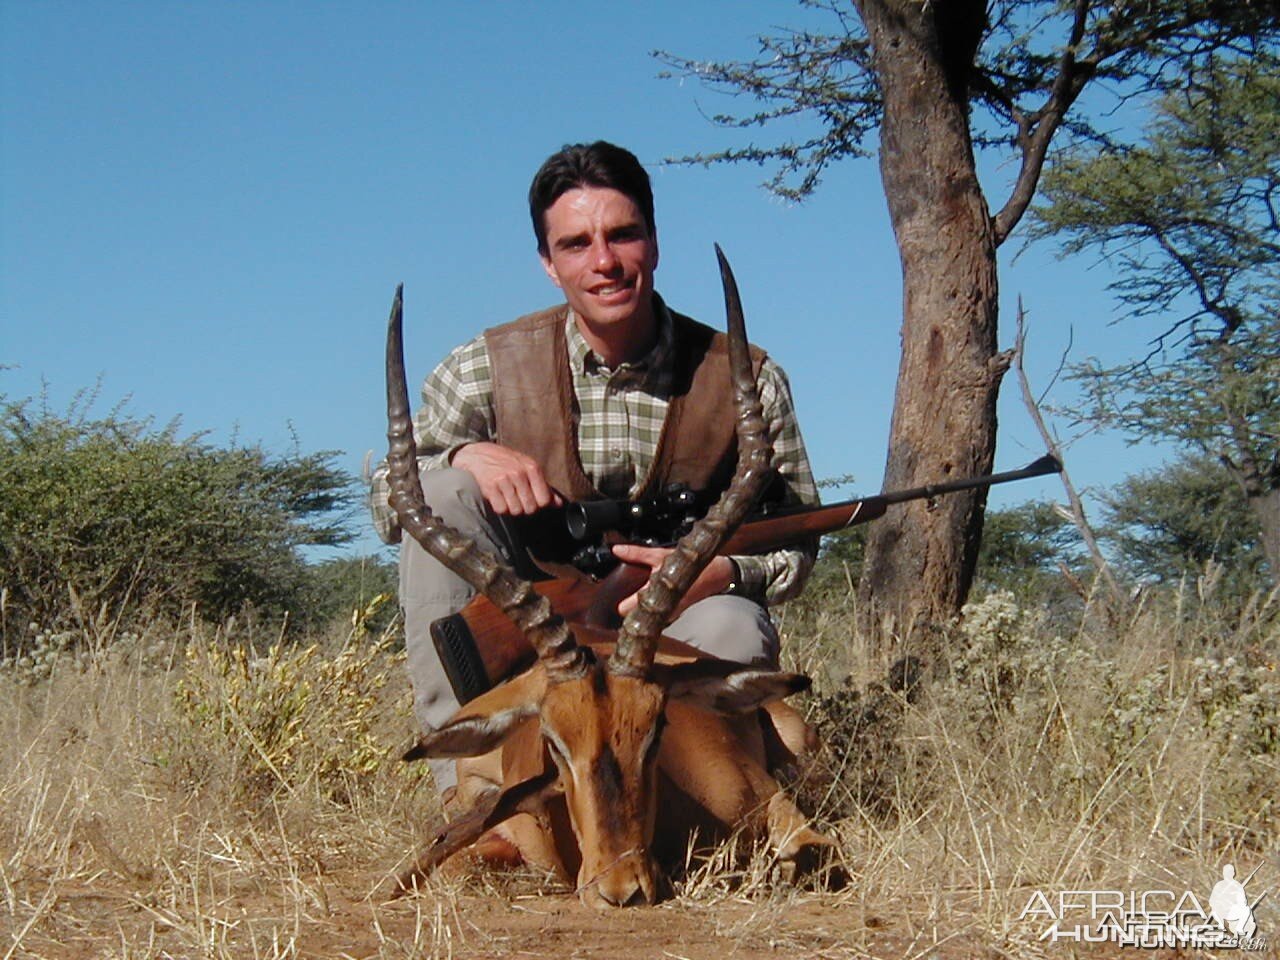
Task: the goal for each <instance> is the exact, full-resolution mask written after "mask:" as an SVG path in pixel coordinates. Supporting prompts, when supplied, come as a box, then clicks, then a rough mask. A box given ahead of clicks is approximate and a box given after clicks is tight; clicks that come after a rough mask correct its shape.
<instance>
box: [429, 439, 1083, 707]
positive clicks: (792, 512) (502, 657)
mask: <svg viewBox="0 0 1280 960" xmlns="http://www.w3.org/2000/svg"><path fill="white" fill-rule="evenodd" d="M1061 470H1062V464H1060V463H1059V462H1058V461H1057V459H1056V458H1054V457H1052V456H1043V457H1041V458H1040V459H1039V460H1037V461H1035V462H1034V463H1032V464H1029V465H1028V466H1026V467H1023V468H1022V469H1021V470H1009V471H1006V472H1004V473H994V474H991V475H990V476H985V477H972V478H970V479H967V480H952V481H949V482H947V483H936V484H926V485H925V486H922V487H912V488H911V489H910V490H898V491H894V492H891V493H881V494H878V495H876V496H873V497H866V498H864V499H861V500H847V501H845V502H843V503H835V504H830V505H826V506H816V507H790V508H780V509H775V510H772V511H771V512H769V513H766V514H764V515H760V516H757V517H755V518H750V519H748V520H746V521H745V522H743V524H742V525H741V526H740V527H739V528H738V529H737V531H735V532H734V533H733V535H732V536H730V537H729V538H728V540H726V541H725V543H724V545H723V546H722V547H721V548H720V553H721V554H725V555H730V554H738V555H745V554H752V553H764V552H767V551H770V550H778V549H780V548H782V547H786V546H790V545H792V544H797V543H802V542H804V541H806V540H809V539H811V538H814V537H818V536H822V535H823V534H828V533H835V532H836V531H838V530H843V529H845V528H846V527H852V526H854V525H856V524H860V523H868V522H870V521H872V520H876V519H878V518H880V517H882V516H884V513H885V510H887V509H888V508H889V507H890V506H892V505H893V504H895V503H906V502H907V501H909V500H930V499H933V498H934V497H937V496H940V495H942V494H946V493H955V492H958V491H960V490H973V489H976V488H978V487H991V486H995V485H996V484H999V483H1009V482H1011V481H1014V480H1026V479H1028V478H1030V477H1042V476H1045V475H1046V474H1050V473H1058V472H1060V471H1061ZM611 503H615V504H616V503H617V501H611ZM607 515H608V516H611V517H615V518H625V517H627V516H628V515H629V511H628V510H627V509H626V508H625V507H623V508H620V509H613V511H612V513H609V514H607ZM566 516H567V518H568V525H569V528H570V533H571V534H573V535H576V536H579V537H581V536H598V535H599V534H600V533H601V532H602V528H604V529H606V530H607V529H609V528H615V529H616V528H620V529H621V530H622V532H623V534H624V536H625V534H626V532H627V530H628V524H627V522H626V521H625V519H616V520H613V521H604V522H603V523H602V522H601V521H600V520H599V519H598V518H599V517H600V516H601V514H599V513H594V512H593V513H592V518H593V519H592V522H591V523H589V524H587V525H586V527H587V528H588V529H589V533H585V532H584V529H583V523H582V519H581V517H582V513H581V511H573V510H571V511H570V512H569V513H568V514H567V515H566ZM616 542H620V543H626V542H632V541H629V540H627V539H621V540H617V541H616ZM646 542H649V543H652V542H653V541H652V539H647V540H646ZM591 549H593V550H595V551H597V554H599V553H600V552H601V551H603V552H604V553H608V547H607V546H600V545H596V546H594V547H592V548H591ZM582 566H583V564H581V563H579V567H582ZM588 569H590V568H588ZM649 573H650V571H649V568H648V567H643V566H636V565H634V564H625V563H619V564H617V565H616V566H614V567H613V569H612V570H611V571H610V572H608V573H607V574H604V575H601V576H585V575H579V576H571V577H562V578H558V579H550V580H542V581H540V582H537V583H535V584H534V585H533V587H534V589H535V590H537V591H538V592H539V593H541V594H543V595H544V596H546V597H547V598H548V599H549V600H550V601H551V603H552V606H554V607H555V609H556V610H557V611H558V612H559V613H560V615H561V616H563V617H564V618H565V619H566V620H568V621H569V622H571V623H581V624H584V625H586V626H593V627H605V628H616V627H617V625H618V622H619V619H620V618H619V616H618V612H617V607H618V604H619V603H621V602H622V601H623V600H624V599H626V598H627V597H629V596H631V594H633V593H635V592H636V591H637V590H638V589H640V588H641V587H642V586H644V584H645V583H646V581H647V580H648V579H649ZM430 629H431V638H432V640H433V642H434V643H435V646H436V650H437V652H438V653H439V654H440V660H441V662H442V663H443V664H444V668H445V673H446V674H447V675H448V677H449V683H450V684H451V685H452V686H453V691H454V693H455V694H456V695H457V697H458V701H459V702H460V703H466V702H467V701H468V700H472V699H474V698H475V697H478V696H479V695H480V694H482V693H484V692H485V691H486V690H488V689H489V688H490V687H492V686H494V685H495V684H497V683H500V682H501V681H503V680H505V679H506V678H507V677H510V676H512V675H514V674H516V673H519V672H520V671H522V670H524V669H525V668H527V667H529V666H530V665H531V664H532V663H533V662H534V660H535V659H536V656H535V654H534V651H533V648H532V647H531V646H529V642H528V641H527V640H526V639H525V638H524V635H523V634H522V633H521V632H520V630H519V629H518V628H517V627H516V626H515V625H514V624H512V623H511V621H509V620H508V619H507V618H506V617H505V616H504V615H503V614H502V613H501V612H500V611H499V610H498V609H497V608H496V607H494V606H493V604H492V603H490V602H489V601H488V600H487V599H485V598H484V597H483V596H477V597H475V598H474V599H472V600H471V601H470V602H469V603H468V604H467V605H466V606H465V607H464V608H463V609H462V611H461V612H459V613H456V614H454V615H452V616H449V617H443V618H441V619H439V620H436V621H435V622H434V623H432V624H431V628H430Z"/></svg>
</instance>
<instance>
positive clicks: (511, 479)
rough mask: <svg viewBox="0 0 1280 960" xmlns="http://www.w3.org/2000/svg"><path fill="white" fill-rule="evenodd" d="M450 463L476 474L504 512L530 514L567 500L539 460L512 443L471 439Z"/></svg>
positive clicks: (495, 509) (487, 494)
mask: <svg viewBox="0 0 1280 960" xmlns="http://www.w3.org/2000/svg"><path fill="white" fill-rule="evenodd" d="M450 466H454V467H457V468H458V469H460V470H466V471H467V472H468V473H470V474H471V475H472V476H473V477H475V478H476V482H477V483H479V484H480V493H481V494H482V495H483V496H484V499H485V501H486V502H487V503H488V504H489V506H490V507H491V508H492V510H493V512H494V513H497V514H500V515H502V516H511V517H520V516H526V515H528V514H531V513H537V512H538V511H539V510H541V509H542V508H543V507H552V506H554V507H558V506H560V505H561V504H563V503H564V499H563V498H562V497H561V496H560V494H558V493H556V492H555V491H554V490H552V489H551V487H550V486H549V485H548V484H547V478H546V477H545V476H543V474H542V467H540V466H538V463H537V461H536V460H533V459H532V458H530V457H526V456H525V455H524V454H523V453H520V452H519V451H516V450H512V449H511V448H509V447H504V446H501V445H499V444H496V443H483V442H481V443H469V444H467V445H466V446H465V447H460V448H458V451H457V452H456V453H454V455H453V460H452V461H451V463H450Z"/></svg>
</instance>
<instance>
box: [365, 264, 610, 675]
mask: <svg viewBox="0 0 1280 960" xmlns="http://www.w3.org/2000/svg"><path fill="white" fill-rule="evenodd" d="M403 314H404V284H400V285H399V286H397V287H396V296H395V300H393V301H392V303H391V319H390V320H389V321H388V323H387V442H388V444H389V449H388V453H387V464H388V468H389V469H388V472H387V479H388V481H389V483H390V486H391V495H390V497H389V498H388V501H389V503H390V504H391V507H392V509H394V510H395V512H396V516H397V517H398V518H399V520H400V527H401V529H403V530H404V531H405V532H407V533H408V534H409V535H410V536H412V537H413V539H415V540H417V541H418V543H420V544H421V545H422V548H423V549H424V550H426V551H427V553H429V554H431V555H432V556H433V557H435V558H436V559H437V560H439V561H440V562H441V563H443V564H444V565H445V566H446V567H448V568H449V569H450V570H452V571H453V572H454V573H456V574H457V575H458V576H460V577H461V578H462V579H463V580H465V581H466V582H467V583H469V584H470V585H471V586H472V587H473V588H474V589H475V590H476V591H478V592H479V593H483V594H484V595H485V596H486V597H488V598H489V600H490V601H492V603H493V605H494V606H496V607H497V608H498V609H499V610H501V611H502V612H503V613H505V614H506V615H507V616H508V617H510V618H511V621H512V622H513V623H515V625H516V626H517V627H519V628H520V630H521V631H522V632H523V633H524V635H525V636H526V637H527V638H528V640H529V643H530V644H531V645H532V647H533V649H534V650H536V651H537V653H538V657H539V658H540V659H541V660H542V662H543V664H544V665H545V666H546V670H547V677H548V679H549V680H550V681H551V682H552V683H556V682H559V681H561V680H568V679H571V678H573V677H577V676H581V675H582V673H583V672H584V671H585V670H586V667H587V663H588V661H587V653H586V651H585V650H583V649H582V648H580V647H579V646H578V643H577V641H576V640H575V639H574V637H573V634H572V633H571V632H570V631H569V627H568V625H567V624H566V623H565V622H564V619H563V618H562V617H561V616H560V615H559V614H557V613H555V611H553V610H552V609H551V604H550V602H549V601H548V600H547V598H546V597H544V596H542V594H540V593H538V592H537V591H536V590H534V589H533V584H531V583H530V582H529V581H528V580H524V579H522V578H520V577H519V576H517V575H516V573H515V571H513V570H512V569H511V568H510V567H509V566H507V565H506V564H504V563H502V562H501V561H500V560H498V559H497V558H496V557H494V556H493V555H492V554H491V553H489V552H488V551H487V550H484V549H483V548H481V547H479V546H477V545H476V543H475V542H474V541H473V540H470V539H468V538H467V537H464V536H463V535H462V534H460V533H459V532H458V531H457V530H454V529H453V528H452V527H450V526H448V525H446V524H444V523H443V522H441V521H440V519H439V518H438V517H436V516H435V515H434V514H432V512H431V510H430V509H429V508H428V507H427V504H426V498H425V497H424V496H423V494H422V483H421V481H420V480H419V479H418V450H417V446H416V445H415V443H414V440H413V420H412V419H411V418H410V415H409V388H408V386H407V385H406V383H405V373H404V331H403V326H404V322H403Z"/></svg>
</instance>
